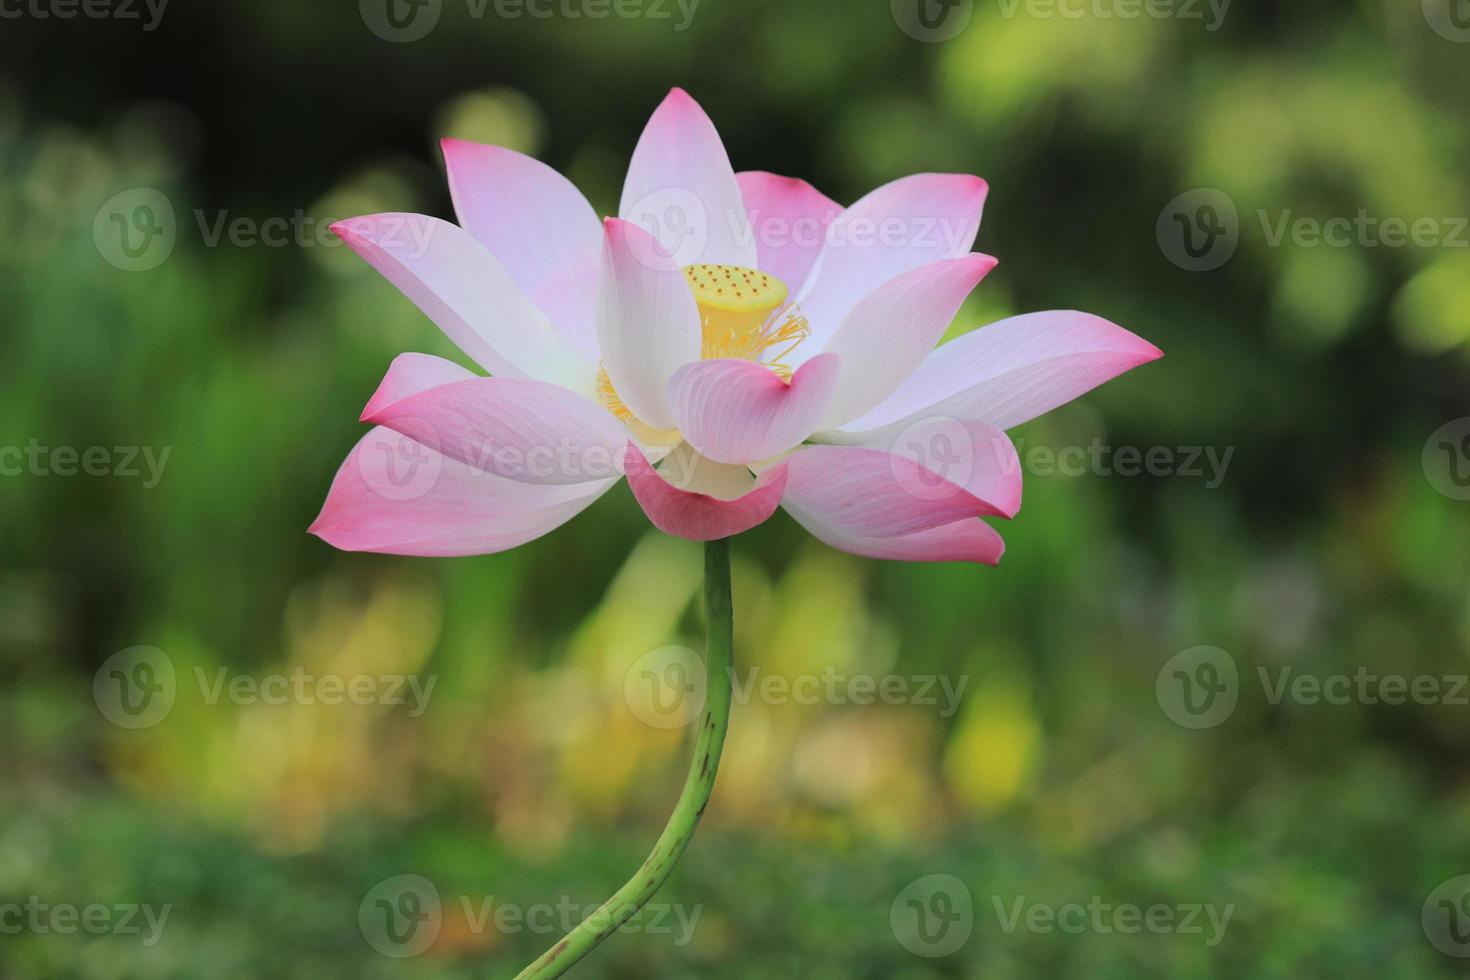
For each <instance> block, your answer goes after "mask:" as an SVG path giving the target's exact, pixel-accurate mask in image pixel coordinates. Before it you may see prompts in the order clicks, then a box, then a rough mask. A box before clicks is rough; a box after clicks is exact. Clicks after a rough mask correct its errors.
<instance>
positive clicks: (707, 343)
mask: <svg viewBox="0 0 1470 980" xmlns="http://www.w3.org/2000/svg"><path fill="white" fill-rule="evenodd" d="M684 278H686V279H687V280H689V288H690V290H691V291H692V292H693V293H694V301H695V303H696V304H697V305H698V306H699V319H700V326H701V331H702V336H703V343H702V344H701V345H700V357H702V358H705V359H706V360H708V359H710V358H716V357H730V358H738V359H740V360H746V361H755V362H757V363H759V364H764V365H765V366H766V367H768V368H770V369H771V370H772V371H774V372H776V374H777V375H779V376H780V377H782V378H784V379H785V380H787V381H790V380H791V368H790V366H789V365H787V364H785V363H784V360H785V358H786V357H787V356H788V355H789V354H790V353H791V352H792V351H793V350H795V349H796V345H797V344H800V343H801V342H802V341H803V340H805V339H806V338H807V337H808V336H810V335H811V332H812V331H811V326H810V325H809V324H808V323H807V319H806V317H804V316H802V315H801V314H800V313H799V312H798V311H797V309H796V306H795V305H794V304H791V303H787V302H786V297H787V296H788V295H789V293H790V290H788V289H787V288H786V284H785V283H784V282H782V281H781V280H780V279H777V278H776V277H775V276H770V275H767V274H766V273H764V272H759V271H757V270H755V269H746V268H744V267H742V266H738V265H691V266H688V267H687V268H685V270H684ZM597 397H598V398H599V399H600V400H601V402H602V404H603V406H604V407H605V408H607V410H608V411H609V412H612V413H613V414H614V415H616V416H617V417H618V418H620V419H622V420H623V421H624V422H630V423H632V422H637V421H638V419H637V417H636V416H635V415H634V414H633V413H632V411H630V410H629V408H628V406H627V405H626V404H624V402H623V399H622V398H621V397H620V396H619V395H618V392H617V389H616V388H614V387H613V383H612V379H611V378H610V377H608V374H607V368H605V367H604V368H602V369H601V370H599V371H598V372H597Z"/></svg>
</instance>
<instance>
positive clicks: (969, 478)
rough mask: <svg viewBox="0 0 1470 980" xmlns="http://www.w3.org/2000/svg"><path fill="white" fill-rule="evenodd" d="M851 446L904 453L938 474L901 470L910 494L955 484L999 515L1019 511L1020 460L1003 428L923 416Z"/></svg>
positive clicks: (939, 490)
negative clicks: (928, 475) (929, 475)
mask: <svg viewBox="0 0 1470 980" xmlns="http://www.w3.org/2000/svg"><path fill="white" fill-rule="evenodd" d="M852 445H854V446H860V447H863V448H867V449H875V450H879V451H882V452H885V453H892V454H894V455H896V456H903V457H905V458H907V459H909V460H912V461H913V462H915V463H917V464H918V465H920V466H922V467H924V468H925V469H927V470H929V471H930V472H931V473H933V474H935V476H936V477H942V478H943V480H942V481H940V480H930V479H927V478H918V479H916V477H918V474H908V473H905V474H904V476H903V477H902V478H901V479H900V482H901V483H903V484H904V485H905V486H906V488H907V489H909V490H910V491H911V492H914V493H917V494H920V495H924V496H931V497H932V496H942V495H945V494H948V493H949V492H950V491H949V489H948V485H949V484H954V485H955V486H959V487H963V488H964V489H965V490H968V491H969V492H970V493H972V494H974V495H975V496H976V497H978V498H979V499H981V500H983V501H985V502H986V503H988V504H990V505H991V506H992V507H994V508H995V510H996V511H997V512H998V513H999V515H1000V516H1001V517H1005V518H1007V519H1009V518H1012V517H1015V516H1016V514H1017V513H1018V512H1019V511H1020V509H1021V483H1022V480H1021V459H1020V457H1019V456H1018V455H1017V454H1016V447H1015V445H1014V444H1013V443H1012V442H1011V440H1010V438H1009V437H1008V436H1007V435H1006V434H1005V433H1004V432H1002V431H1001V430H1000V429H997V428H995V427H994V426H990V425H986V424H985V423H984V422H961V421H959V420H958V419H952V418H944V417H942V416H940V417H934V418H925V419H921V420H919V421H918V422H915V423H913V424H912V425H909V426H906V427H905V428H904V429H902V430H901V431H898V432H897V433H896V434H894V433H893V431H892V430H884V431H880V432H878V433H874V434H871V435H869V436H868V437H866V438H858V439H857V440H856V441H855V442H853V443H852Z"/></svg>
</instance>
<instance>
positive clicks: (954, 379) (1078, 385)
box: [826, 312, 1163, 442]
mask: <svg viewBox="0 0 1470 980" xmlns="http://www.w3.org/2000/svg"><path fill="white" fill-rule="evenodd" d="M1162 356H1163V352H1162V351H1160V350H1159V349H1158V348H1157V347H1155V346H1154V345H1153V344H1150V343H1149V342H1148V341H1146V340H1143V339H1142V338H1140V337H1136V336H1134V335H1133V334H1131V333H1129V332H1128V331H1127V330H1124V329H1123V328H1122V327H1120V326H1117V325H1116V324H1113V323H1109V322H1108V321H1107V320H1104V319H1102V318H1101V317H1095V316H1091V315H1090V314H1087V313H1075V312H1050V313H1028V314H1026V315H1025V316H1018V317H1012V318H1010V319H1008V320H1001V321H1000V322H998V323H993V324H991V325H990V326H988V327H983V328H981V329H979V330H976V331H974V332H972V333H968V334H965V335H964V336H962V337H956V338H955V339H954V340H952V341H950V342H949V343H947V344H945V345H944V346H943V347H941V348H939V349H938V350H936V351H935V352H934V353H932V354H930V355H929V357H928V358H926V359H925V361H924V363H923V364H922V365H921V366H920V367H919V369H918V370H917V371H915V372H914V373H913V375H911V376H910V377H909V379H908V380H907V381H905V382H904V383H903V384H902V385H900V386H899V388H898V390H897V391H895V392H894V393H893V394H892V395H891V396H889V397H888V398H887V399H886V400H884V401H883V402H882V403H881V404H879V405H878V406H877V407H876V408H874V409H873V410H872V411H870V412H868V413H867V414H865V415H863V416H861V417H860V418H857V419H854V420H853V421H851V422H849V423H848V424H847V425H845V426H843V428H842V430H841V431H840V432H837V433H827V434H826V435H828V436H834V437H835V438H833V439H832V441H841V442H850V441H852V436H853V434H855V433H874V432H876V431H877V430H884V432H885V433H889V432H892V433H896V432H897V431H899V430H901V429H902V428H904V427H905V426H908V425H910V424H912V423H913V422H915V421H918V420H919V419H922V418H928V417H936V416H943V417H952V418H958V419H971V420H977V421H982V422H987V423H989V424H990V425H993V426H995V427H996V428H999V429H1009V428H1011V427H1012V426H1015V425H1020V424H1021V423H1022V422H1025V421H1027V420H1029V419H1033V418H1035V417H1036V416H1038V415H1041V414H1043V413H1044V412H1049V411H1051V410H1052V409H1053V408H1056V407H1057V406H1058V405H1063V404H1065V403H1067V402H1069V401H1071V400H1072V399H1074V398H1076V397H1078V396H1079V395H1083V394H1085V393H1086V392H1088V391H1091V390H1092V389H1093V388H1096V387H1097V386H1098V385H1100V384H1102V383H1103V382H1104V381H1109V380H1111V379H1113V378H1115V377H1117V376H1118V375H1120V374H1122V373H1123V372H1124V371H1127V370H1130V369H1132V368H1135V367H1137V366H1138V365H1140V364H1146V363H1148V362H1149V361H1153V360H1157V359H1158V358H1160V357H1162Z"/></svg>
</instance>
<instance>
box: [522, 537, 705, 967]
mask: <svg viewBox="0 0 1470 980" xmlns="http://www.w3.org/2000/svg"><path fill="white" fill-rule="evenodd" d="M704 611H705V620H706V621H707V624H708V625H707V628H708V630H709V639H708V642H707V643H706V646H705V656H704V675H705V695H704V710H703V711H702V712H701V713H700V716H699V730H698V732H697V733H696V735H695V738H694V761H693V762H692V763H691V765H690V767H689V776H688V777H687V778H686V779H685V780H684V791H683V792H682V793H680V794H679V802H678V803H676V804H675V805H674V812H673V814H672V815H671V816H670V817H669V822H668V824H667V826H665V827H664V832H663V833H662V834H660V835H659V837H658V842H657V843H656V844H654V845H653V851H652V853H650V854H649V855H648V860H646V861H644V862H643V867H641V868H639V869H638V873H637V874H635V875H634V876H633V877H632V878H631V879H629V881H628V883H627V884H626V885H624V886H623V887H622V888H619V889H618V890H617V892H615V893H614V894H613V897H612V898H609V899H608V900H607V901H606V902H604V903H602V906H601V908H599V909H598V910H597V911H596V912H593V913H592V914H591V915H590V916H588V917H587V918H586V920H585V921H583V922H582V924H581V925H579V926H577V928H575V929H573V930H572V931H571V932H569V933H567V934H566V936H565V937H564V938H563V939H562V940H561V941H560V942H558V943H557V944H556V945H555V946H553V947H551V948H550V949H548V950H547V951H546V952H545V953H542V954H541V958H540V959H538V960H537V961H536V962H535V963H532V964H531V965H530V966H528V967H526V968H525V969H524V970H522V971H521V972H520V973H519V974H517V975H516V980H551V978H552V977H559V976H561V975H562V974H563V973H566V972H567V971H568V970H570V969H571V968H572V966H573V964H575V963H576V962H577V961H578V960H580V959H581V958H582V957H584V956H586V955H587V954H588V953H590V952H592V950H593V948H595V947H596V946H597V944H598V943H600V942H602V941H603V940H604V939H606V938H607V937H608V936H610V935H612V934H613V932H615V931H616V930H617V928H618V927H619V926H621V925H622V924H623V923H624V922H627V921H628V920H629V919H631V918H632V917H633V916H634V915H636V914H637V912H638V910H639V909H641V908H642V907H643V906H644V905H645V904H646V903H647V902H648V900H649V899H651V898H653V896H654V893H655V892H657V891H658V890H659V888H661V887H662V886H663V883H664V882H665V881H667V880H668V878H669V875H670V874H672V873H673V871H674V865H675V864H677V863H678V862H679V858H680V856H681V855H683V853H684V849H685V848H686V847H688V846H689V840H690V838H692V837H693V836H694V828H695V827H696V826H698V825H699V818H700V817H701V816H703V815H704V808H705V806H706V805H707V804H708V803H709V797H710V793H711V791H713V790H714V788H715V772H716V770H718V769H719V766H720V752H721V750H722V749H723V748H724V747H725V729H726V728H727V727H728V725H729V722H730V668H731V664H732V662H733V652H734V651H733V646H734V625H733V624H734V609H733V606H732V603H731V599H730V539H729V538H725V539H723V540H720V541H709V542H706V544H705V546H704Z"/></svg>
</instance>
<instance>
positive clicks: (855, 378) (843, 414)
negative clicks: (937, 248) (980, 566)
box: [820, 253, 996, 429]
mask: <svg viewBox="0 0 1470 980" xmlns="http://www.w3.org/2000/svg"><path fill="white" fill-rule="evenodd" d="M995 266H996V260H995V259H993V258H991V257H990V256H988V255H981V254H979V253H975V254H971V255H967V256H965V257H964V258H959V259H950V260H948V261H945V262H935V263H933V264H931V265H925V266H920V267H919V268H917V269H914V270H912V271H909V272H905V273H902V274H901V275H898V276H895V277H894V278H892V279H890V280H889V281H888V282H886V283H884V284H883V285H881V286H879V287H878V288H877V289H875V290H873V291H872V292H871V293H869V294H868V295H867V296H865V297H863V299H862V300H860V301H859V302H858V304H857V306H855V307H853V309H852V312H850V313H848V314H847V316H846V317H845V318H844V319H843V321H842V325H841V326H839V327H838V328H837V332H836V333H835V334H834V335H833V337H832V339H831V340H830V341H828V342H827V350H828V351H829V352H831V353H835V354H839V355H841V357H842V378H841V380H840V381H839V382H838V385H837V394H836V395H834V396H833V398H832V403H831V404H830V405H828V406H827V411H826V414H825V415H823V417H822V424H821V426H820V427H821V428H823V429H831V428H836V427H837V426H839V425H841V424H842V423H843V422H846V421H848V420H849V419H854V418H857V417H858V416H859V415H861V414H863V413H864V412H866V411H867V410H868V409H870V408H872V407H873V406H874V405H877V404H878V403H879V402H881V401H882V400H883V399H885V398H887V397H888V396H889V395H891V394H893V391H894V389H896V388H897V387H898V386H899V385H900V384H901V383H903V381H904V379H905V378H907V377H908V376H909V375H911V374H913V373H914V371H915V369H917V368H918V366H919V365H920V364H922V363H924V358H925V357H926V356H927V355H928V354H929V353H930V352H932V351H933V350H934V345H935V344H937V343H939V338H940V337H943V336H944V331H945V330H946V329H948V327H949V325H950V323H951V322H953V320H954V317H955V314H956V313H958V312H959V309H960V304H962V303H963V302H964V301H965V297H966V296H968V295H970V291H971V290H973V289H974V288H975V286H976V285H978V284H979V282H980V280H981V279H984V278H985V276H986V275H987V274H988V273H989V272H990V270H991V269H994V268H995Z"/></svg>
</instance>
